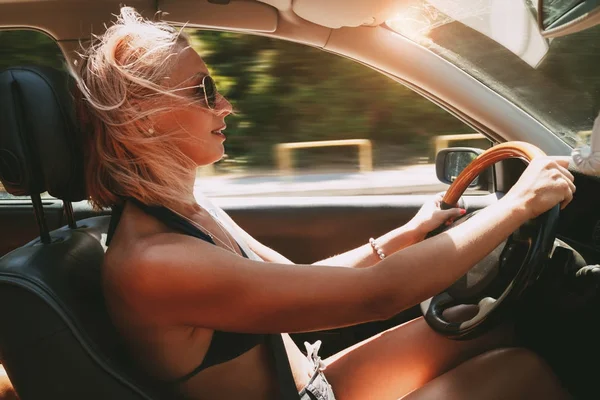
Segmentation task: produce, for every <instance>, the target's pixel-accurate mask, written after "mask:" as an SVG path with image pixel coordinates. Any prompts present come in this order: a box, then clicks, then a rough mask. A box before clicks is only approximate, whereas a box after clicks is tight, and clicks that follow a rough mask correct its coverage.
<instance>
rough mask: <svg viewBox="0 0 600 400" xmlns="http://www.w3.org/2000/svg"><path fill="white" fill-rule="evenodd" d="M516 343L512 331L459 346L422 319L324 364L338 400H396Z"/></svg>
mask: <svg viewBox="0 0 600 400" xmlns="http://www.w3.org/2000/svg"><path fill="white" fill-rule="evenodd" d="M512 342H513V334H512V327H508V326H504V327H501V328H498V329H496V330H493V331H491V332H490V333H488V334H486V335H483V336H481V337H479V338H477V339H473V340H467V341H455V340H450V339H447V338H445V337H443V336H441V335H438V334H437V333H435V332H434V331H433V330H431V328H429V326H428V325H427V323H426V322H425V320H424V319H423V318H418V319H415V320H413V321H410V322H407V323H405V324H402V325H400V326H397V327H395V328H392V329H390V330H388V331H385V332H383V333H381V334H379V335H376V336H374V337H372V338H369V339H367V340H365V341H363V342H361V343H358V344H356V345H354V346H352V347H350V348H348V349H346V350H343V351H341V352H340V353H338V354H336V355H333V356H331V357H330V358H328V359H326V360H325V364H326V365H327V368H326V370H325V375H326V376H327V379H328V380H329V382H330V383H331V385H332V387H333V390H334V392H335V395H336V398H338V399H339V400H351V399H369V398H372V399H378V400H379V399H381V400H385V399H398V398H400V397H402V396H404V395H405V394H407V393H410V392H411V391H413V390H415V389H417V388H420V387H421V386H423V385H424V384H425V383H427V382H429V381H431V380H432V379H434V378H435V377H437V376H439V375H441V374H443V373H444V372H446V371H448V370H450V369H451V368H453V367H455V366H457V365H458V364H460V363H461V362H463V361H465V360H467V359H469V358H471V357H474V356H476V355H478V354H480V353H482V352H484V351H486V350H489V349H494V348H498V347H505V346H510V345H511V344H512Z"/></svg>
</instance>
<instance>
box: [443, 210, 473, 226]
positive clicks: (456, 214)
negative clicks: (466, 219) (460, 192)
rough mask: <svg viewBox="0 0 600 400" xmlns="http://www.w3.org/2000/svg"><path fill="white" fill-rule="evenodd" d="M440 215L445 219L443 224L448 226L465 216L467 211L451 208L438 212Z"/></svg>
mask: <svg viewBox="0 0 600 400" xmlns="http://www.w3.org/2000/svg"><path fill="white" fill-rule="evenodd" d="M440 213H442V215H444V217H445V219H446V222H445V224H446V225H450V224H451V223H453V222H454V220H455V219H457V218H460V217H462V216H463V215H465V214H466V213H467V210H465V209H464V208H451V209H449V210H443V211H440Z"/></svg>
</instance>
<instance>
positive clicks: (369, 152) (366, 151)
mask: <svg viewBox="0 0 600 400" xmlns="http://www.w3.org/2000/svg"><path fill="white" fill-rule="evenodd" d="M334 146H357V147H358V164H359V168H360V171H361V172H364V171H372V170H373V147H372V146H371V141H370V140H369V139H344V140H319V141H313V142H295V143H279V144H277V145H275V158H276V159H277V167H278V168H279V172H280V173H282V174H291V173H292V172H293V163H292V151H294V150H298V149H308V148H315V147H334Z"/></svg>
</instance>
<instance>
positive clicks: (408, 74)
mask: <svg viewBox="0 0 600 400" xmlns="http://www.w3.org/2000/svg"><path fill="white" fill-rule="evenodd" d="M398 3H403V2H402V1H400V2H396V1H393V0H371V1H360V0H331V1H317V0H294V1H292V0H258V1H251V0H157V1H150V0H132V1H130V2H128V5H130V6H133V7H135V8H136V9H137V10H138V11H140V12H142V13H143V15H145V16H147V17H152V16H153V15H155V14H156V13H157V12H158V11H163V12H165V13H166V14H165V16H164V19H166V20H167V21H169V22H170V23H172V24H174V25H176V26H186V27H193V28H198V29H207V30H219V31H229V32H237V33H244V34H252V35H261V36H267V37H271V38H275V39H278V40H287V41H293V42H297V43H301V44H304V45H307V46H311V47H315V48H318V49H321V50H323V51H326V52H331V53H334V54H337V55H339V56H342V57H346V58H349V59H351V60H353V61H355V62H357V63H360V64H363V65H364V66H365V68H372V69H374V70H376V71H378V72H381V73H382V74H384V75H386V76H388V77H390V78H391V80H390V84H403V85H406V86H408V87H410V88H411V89H413V90H414V91H416V92H417V93H419V94H420V95H422V96H424V97H426V98H427V99H429V100H431V101H432V102H434V103H436V104H438V105H440V106H441V107H443V108H444V109H446V110H448V111H449V112H451V113H452V114H454V115H455V116H457V117H458V118H460V119H461V120H462V121H464V122H465V123H467V124H469V125H470V126H471V127H473V128H474V129H475V130H476V131H477V132H480V133H482V134H484V135H486V137H488V138H489V139H490V140H491V141H492V142H493V143H494V145H497V144H500V143H503V142H507V141H512V140H519V141H526V142H530V143H533V144H535V145H536V146H537V147H539V148H540V149H541V150H543V151H544V152H546V153H547V154H552V155H569V154H570V151H571V147H570V146H569V145H568V144H567V143H565V142H564V141H563V140H561V139H560V138H559V137H558V136H557V135H554V134H552V132H551V130H550V129H549V128H548V127H547V126H545V125H542V124H540V123H539V122H538V121H536V120H535V119H534V118H532V117H531V116H530V115H529V114H528V113H527V112H525V111H524V110H523V109H521V108H520V107H518V106H517V105H516V104H515V103H513V102H511V101H508V100H506V99H505V98H504V97H501V96H499V95H498V94H497V93H496V92H494V91H493V90H492V89H491V88H490V87H488V86H486V85H485V84H483V83H481V82H480V81H477V80H475V79H473V78H472V77H471V76H470V75H468V74H466V73H464V72H463V71H461V69H460V68H458V67H456V66H455V65H453V64H452V63H450V62H448V61H447V60H444V59H442V58H440V57H438V56H437V55H435V54H434V53H432V52H430V51H428V50H427V49H426V48H424V47H423V46H420V45H419V44H418V43H415V42H414V41H411V40H409V39H407V38H406V37H404V36H401V35H397V34H395V33H394V32H392V31H391V30H389V29H388V28H387V27H386V26H385V21H387V20H389V19H390V17H391V16H392V15H394V13H396V12H398ZM406 3H407V4H408V3H412V2H406ZM118 9H119V2H117V1H112V0H101V1H94V2H89V1H83V0H68V1H67V0H57V1H52V2H48V1H43V0H31V1H19V0H7V1H2V2H0V29H24V28H27V29H35V30H39V31H42V32H44V33H46V34H48V35H49V36H51V37H52V38H53V39H54V40H55V41H56V43H57V44H58V45H59V46H60V48H61V50H62V52H63V54H64V55H65V58H66V60H67V62H69V63H71V64H72V65H75V63H76V60H77V55H76V52H77V51H78V49H79V48H80V46H82V45H85V44H87V43H88V42H89V39H90V37H91V35H92V34H101V33H102V30H103V29H104V26H105V25H104V24H106V23H108V21H110V20H111V19H112V18H113V17H114V14H116V13H117V12H118ZM390 48H394V49H396V51H389V49H390ZM393 81H395V82H393ZM73 84H74V83H73V80H72V78H70V77H69V76H68V74H67V73H66V72H64V71H56V70H54V69H52V68H47V67H40V66H31V65H14V66H10V67H8V68H5V69H3V70H0V181H1V182H2V184H3V186H4V188H5V189H6V191H7V192H8V193H10V194H11V195H14V196H26V197H25V198H23V197H15V198H11V199H8V200H1V201H0V226H2V227H3V228H4V229H2V231H0V257H1V258H0V316H1V318H2V324H1V326H0V361H1V363H2V365H3V366H4V368H5V369H6V371H7V373H8V375H9V377H10V380H11V382H12V383H13V385H14V387H15V389H16V391H17V392H18V394H19V397H20V398H21V399H24V400H27V399H42V398H44V399H107V398H118V399H147V400H150V399H152V400H155V399H162V398H172V395H170V394H167V393H163V392H162V391H161V388H160V387H159V386H158V385H157V384H156V383H155V382H152V380H150V379H148V378H147V377H145V376H144V374H143V373H142V372H141V371H139V370H137V369H136V368H135V367H134V366H133V365H132V363H131V362H130V360H128V359H127V356H126V352H125V351H124V349H123V345H122V343H121V342H120V340H119V337H118V335H117V333H116V331H115V329H114V327H113V326H112V323H111V321H110V318H109V316H108V314H107V311H106V308H105V305H104V299H103V295H102V289H101V265H102V259H103V255H104V252H105V250H106V234H107V232H108V230H109V224H110V214H111V210H101V211H97V210H93V209H92V207H91V206H90V205H89V204H88V203H87V201H86V194H85V190H84V182H83V167H82V165H83V164H82V163H83V160H82V155H81V150H80V148H79V143H78V137H79V136H78V132H79V129H80V127H79V126H78V125H77V123H76V119H75V110H74V105H73V102H72V96H71V90H72V87H73ZM507 115H509V116H510V118H507V117H506V116H507ZM525 165H526V164H524V163H523V162H522V160H519V159H507V160H503V161H501V162H499V163H497V164H495V165H494V166H492V167H489V170H488V171H489V172H490V176H491V177H492V178H491V182H490V183H489V185H490V187H491V191H490V193H489V194H486V195H468V194H467V195H465V196H463V198H462V201H464V205H465V208H466V209H467V211H468V212H469V213H472V212H476V211H477V210H479V209H482V208H484V207H486V206H487V205H490V204H492V203H493V202H494V201H496V200H497V199H498V198H500V197H502V196H503V194H505V193H506V192H507V191H508V190H509V189H510V187H511V186H512V185H513V184H514V183H515V182H516V180H517V179H518V177H519V176H520V174H521V173H522V171H523V170H524V168H525ZM573 173H574V175H575V177H576V180H575V184H576V186H577V192H576V194H575V198H574V200H573V202H572V203H571V205H569V207H567V208H566V209H564V210H562V211H561V212H560V215H559V216H558V215H557V216H556V221H555V224H554V225H553V226H554V229H553V230H552V232H550V233H548V235H552V239H554V240H552V243H553V245H552V246H551V249H550V250H549V252H550V255H549V256H548V257H546V258H545V259H544V260H543V265H542V267H541V269H540V270H539V271H537V272H536V275H535V277H530V278H528V280H527V282H525V284H524V287H523V290H522V291H521V292H520V293H519V296H518V298H515V299H511V302H510V304H508V305H509V306H508V307H504V308H503V309H502V312H501V313H500V312H498V313H496V314H495V315H494V320H493V321H490V323H491V322H497V321H507V320H510V321H513V323H514V324H515V327H516V330H517V332H518V337H519V341H520V344H522V345H523V346H525V347H527V348H530V349H532V350H534V351H536V352H537V353H538V354H540V355H541V356H542V357H543V358H544V359H545V360H546V361H547V363H548V364H549V365H550V366H551V368H552V369H553V371H554V372H555V373H556V374H557V376H558V377H559V378H560V379H561V381H562V382H563V383H564V385H565V387H566V388H567V389H568V390H569V391H570V393H571V394H572V395H573V396H574V397H576V398H582V399H592V398H597V397H598V391H597V388H596V386H597V385H596V384H595V378H596V372H598V368H597V366H596V365H597V360H598V359H599V357H600V346H599V345H598V343H597V340H596V333H597V332H598V329H597V325H598V324H597V322H596V321H597V314H596V312H597V311H598V309H599V308H598V307H599V306H600V304H599V300H600V296H599V293H598V288H599V287H598V285H599V283H600V280H599V279H598V275H597V274H596V272H595V270H594V269H593V268H589V267H588V268H587V269H586V266H593V265H595V264H598V263H600V210H599V208H598V206H597V205H598V204H599V201H600V178H598V177H594V176H589V175H585V174H583V173H579V172H577V171H573ZM46 192H47V193H48V194H49V195H50V197H41V196H40V195H41V194H42V193H46ZM426 198H427V196H423V195H405V196H371V197H369V196H361V197H347V198H341V197H331V198H327V199H313V200H307V199H301V198H289V199H286V200H285V201H273V200H272V199H270V198H268V197H266V198H256V199H253V200H252V201H241V200H235V199H233V200H223V201H221V202H219V201H216V203H217V204H219V205H220V206H222V207H223V209H224V210H225V211H227V213H228V214H229V215H230V216H231V217H232V218H233V219H234V220H235V221H236V222H237V223H238V224H239V225H240V226H241V227H243V228H244V229H245V230H246V231H247V232H249V233H250V234H251V235H252V236H254V237H255V238H257V239H258V240H259V241H260V242H262V243H264V244H266V245H267V246H269V247H272V248H273V249H276V250H277V251H279V252H281V253H282V254H284V255H285V256H286V257H288V258H289V259H291V260H293V261H294V262H298V263H310V262H314V261H316V260H319V259H322V258H326V257H327V256H330V255H331V254H336V253H339V252H342V251H344V250H347V249H349V248H352V247H355V246H358V245H360V244H362V243H363V242H364V239H365V236H366V237H369V236H376V235H380V234H383V233H385V232H387V231H389V230H391V229H393V228H395V227H397V226H400V225H402V224H404V223H406V222H407V221H409V220H410V218H411V217H412V216H413V215H414V214H415V213H416V212H417V211H418V209H419V207H420V206H421V205H422V204H423V201H424V199H426ZM349 216H351V217H349ZM274 226H277V228H278V229H273V227H274ZM524 230H526V228H524ZM306 232H311V234H310V235H307V234H306ZM339 232H343V235H340V234H336V233H339ZM525 237H527V236H526V235H525ZM527 251H529V250H527ZM494 268H500V269H501V268H502V266H501V265H499V264H498V263H495V264H494ZM510 282H511V280H509V281H508V284H510ZM423 314H426V309H425V312H423V311H422V309H421V307H419V305H415V306H414V307H412V308H410V309H408V310H405V311H403V312H401V313H399V314H398V315H397V316H395V317H394V318H392V319H390V320H386V321H378V322H372V323H367V324H361V325H357V326H353V327H348V328H340V329H334V330H329V331H323V332H310V333H300V334H294V335H292V337H293V339H294V340H295V341H297V342H298V343H303V342H304V341H312V340H316V339H322V340H324V341H326V342H327V348H326V349H324V350H325V354H324V356H327V355H328V354H333V353H335V352H337V351H339V350H341V349H343V348H346V347H348V346H350V345H352V344H355V343H357V342H359V341H361V340H363V339H365V338H367V337H370V336H372V335H373V334H376V333H379V332H382V331H383V330H385V329H388V328H390V327H392V326H396V325H398V324H400V323H403V322H406V321H408V320H410V319H413V318H416V317H418V316H421V315H423ZM486 329H487V327H486ZM462 339H465V338H462Z"/></svg>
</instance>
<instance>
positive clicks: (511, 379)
mask: <svg viewBox="0 0 600 400" xmlns="http://www.w3.org/2000/svg"><path fill="white" fill-rule="evenodd" d="M569 398H570V396H569V395H568V394H567V393H566V392H565V391H564V389H563V388H562V387H561V385H560V383H559V382H558V379H557V378H556V376H554V374H553V373H552V371H551V370H550V368H549V367H548V366H547V365H546V363H545V362H544V361H543V360H541V359H540V358H539V357H538V356H537V355H535V354H534V353H532V352H530V351H528V350H524V349H516V348H512V349H500V350H493V351H490V352H487V353H485V354H482V355H480V356H477V357H475V358H473V359H471V360H468V361H466V362H464V363H463V364H461V365H459V366H458V367H456V368H455V369H453V370H451V371H449V372H447V373H445V374H443V375H441V376H439V377H437V378H435V379H434V380H432V381H431V382H429V383H427V384H426V385H425V386H423V387H422V388H420V389H418V390H416V391H414V392H412V393H411V394H409V395H408V396H406V397H403V398H402V400H438V399H444V400H468V399H473V400H480V399H485V400H505V399H511V400H520V399H523V400H530V399H544V400H559V399H560V400H562V399H569Z"/></svg>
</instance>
